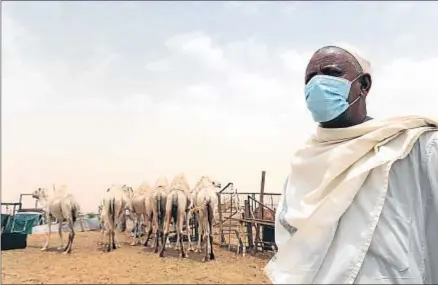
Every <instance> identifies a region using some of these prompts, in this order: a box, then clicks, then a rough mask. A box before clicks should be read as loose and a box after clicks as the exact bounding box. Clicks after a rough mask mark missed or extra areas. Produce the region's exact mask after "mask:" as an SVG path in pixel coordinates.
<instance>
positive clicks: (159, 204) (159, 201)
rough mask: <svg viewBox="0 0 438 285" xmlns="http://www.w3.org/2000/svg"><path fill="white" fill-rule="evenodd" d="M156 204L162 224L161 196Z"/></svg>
mask: <svg viewBox="0 0 438 285" xmlns="http://www.w3.org/2000/svg"><path fill="white" fill-rule="evenodd" d="M156 203H157V216H158V217H157V218H158V221H159V223H160V224H161V220H162V219H163V217H162V216H163V215H162V214H161V195H159V196H158V197H157V199H156Z"/></svg>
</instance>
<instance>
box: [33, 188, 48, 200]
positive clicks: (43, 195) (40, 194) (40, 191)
mask: <svg viewBox="0 0 438 285" xmlns="http://www.w3.org/2000/svg"><path fill="white" fill-rule="evenodd" d="M47 197H48V191H47V189H46V188H41V187H39V188H37V189H36V190H35V191H33V193H32V198H35V199H38V200H47Z"/></svg>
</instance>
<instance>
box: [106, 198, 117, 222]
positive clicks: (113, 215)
mask: <svg viewBox="0 0 438 285" xmlns="http://www.w3.org/2000/svg"><path fill="white" fill-rule="evenodd" d="M108 208H109V214H110V217H111V219H112V222H113V225H115V224H116V200H115V199H114V198H112V199H111V200H110V203H109V207H108Z"/></svg>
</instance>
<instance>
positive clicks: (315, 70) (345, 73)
mask: <svg viewBox="0 0 438 285" xmlns="http://www.w3.org/2000/svg"><path fill="white" fill-rule="evenodd" d="M315 75H329V76H334V77H342V78H345V79H347V80H349V81H350V82H351V81H353V80H354V79H356V78H357V77H358V76H360V77H359V78H358V79H356V80H355V81H354V82H353V83H352V84H351V89H350V93H349V96H348V102H349V104H351V103H352V102H354V100H356V99H357V98H358V97H360V98H359V99H358V100H357V101H356V102H355V103H354V104H353V105H351V106H350V107H349V108H348V109H347V110H346V111H345V112H344V113H342V114H341V115H339V116H338V117H336V118H335V119H333V120H331V121H328V122H321V123H320V126H321V127H323V128H347V127H351V126H355V125H358V124H361V123H363V122H365V121H367V120H370V119H371V118H370V117H367V108H366V100H365V99H366V96H367V95H368V93H369V91H370V89H371V83H372V81H371V76H370V74H368V73H363V72H362V69H361V68H360V66H359V64H358V63H357V61H356V59H355V58H354V57H353V56H352V55H350V54H349V53H348V52H346V51H344V50H343V49H340V48H336V47H327V48H323V49H321V50H319V51H317V52H316V53H315V54H314V55H313V56H312V58H311V59H310V61H309V64H308V65H307V69H306V76H305V83H306V84H307V83H308V82H309V81H310V79H312V78H313V77H314V76H315Z"/></svg>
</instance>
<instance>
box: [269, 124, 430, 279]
mask: <svg viewBox="0 0 438 285" xmlns="http://www.w3.org/2000/svg"><path fill="white" fill-rule="evenodd" d="M383 166H387V165H383ZM383 166H382V167H383ZM390 167H391V168H390V171H389V175H388V176H387V179H386V178H384V176H382V173H384V171H383V170H379V169H373V171H371V172H369V174H367V175H366V176H365V178H364V181H363V184H362V186H361V187H360V189H359V190H358V191H357V194H356V195H355V196H354V199H353V200H352V201H351V203H350V205H349V207H348V208H347V209H346V210H345V212H344V213H343V214H342V215H341V217H340V219H339V220H338V223H337V225H336V224H335V225H334V226H333V227H332V228H333V232H332V233H331V232H328V233H327V232H323V231H321V232H318V231H317V230H318V229H319V228H318V227H317V226H316V227H310V229H311V230H313V232H314V235H313V236H312V234H307V236H308V239H307V240H305V239H303V238H301V242H296V241H294V234H295V233H296V232H297V228H299V226H301V228H303V229H305V230H307V232H311V231H309V229H308V228H309V227H307V228H306V224H304V226H303V224H300V223H299V222H300V219H301V216H300V215H304V216H305V214H307V213H306V210H307V208H306V207H305V206H300V207H302V208H300V209H299V210H297V209H294V208H293V207H290V205H289V206H288V203H285V201H286V200H288V199H294V195H295V194H296V193H295V192H294V191H292V192H291V189H289V188H290V185H291V183H289V182H286V184H285V189H284V195H286V197H287V199H286V200H285V197H284V195H283V197H282V199H281V201H280V205H279V208H278V210H277V215H276V242H277V245H278V248H279V252H278V254H277V255H276V256H274V258H273V259H272V260H271V261H270V262H269V263H268V265H267V266H266V273H267V275H268V276H269V278H270V279H271V281H272V282H273V283H274V284H286V283H288V284H294V283H295V284H296V283H307V284H309V283H313V284H321V283H322V284H334V283H338V284H351V283H368V284H370V283H377V284H396V283H401V284H403V283H411V284H412V283H437V282H438V246H437V245H436V244H437V242H438V132H437V131H429V132H426V133H423V134H422V135H421V136H420V137H419V139H418V140H416V143H415V144H414V145H413V147H412V149H411V150H410V152H409V154H408V155H407V156H406V157H404V158H402V159H400V160H396V161H395V162H394V163H393V164H390ZM382 177H383V178H384V179H382ZM291 182H292V183H293V181H291ZM382 182H383V183H382ZM385 183H386V185H387V191H386V193H385V192H382V190H381V188H385V187H386V186H385V185H384V184H385ZM382 193H383V194H384V195H383V196H382ZM332 199H333V198H332ZM376 201H378V203H380V202H381V203H382V204H383V203H384V204H383V207H380V209H379V208H378V207H376V204H378V203H377V202H376ZM295 205H297V204H295ZM303 209H304V211H303ZM303 213H304V214H303ZM288 216H294V217H295V218H294V219H295V220H296V221H298V223H296V225H298V226H297V227H295V226H293V225H291V223H290V222H288V220H289V221H290V220H291V219H290V218H289V219H288ZM379 217H380V218H379ZM302 219H303V220H304V218H302ZM292 220H293V219H292ZM308 220H309V219H308ZM328 220H329V219H327V221H328ZM320 228H322V227H320ZM315 229H316V230H315ZM326 229H331V228H330V227H326ZM298 231H299V229H298ZM330 237H332V239H330ZM318 238H319V240H318ZM291 241H292V242H291ZM312 243H314V244H315V245H317V246H315V247H314V246H313V245H314V244H312ZM321 244H322V246H321ZM314 248H317V249H318V251H316V252H313V253H312V254H308V255H307V256H306V254H305V253H306V252H312V249H314ZM321 250H322V251H321ZM288 252H291V254H290V255H288ZM293 253H297V255H294V254H293ZM278 257H280V258H278ZM294 259H295V260H294ZM302 261H303V262H302Z"/></svg>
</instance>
